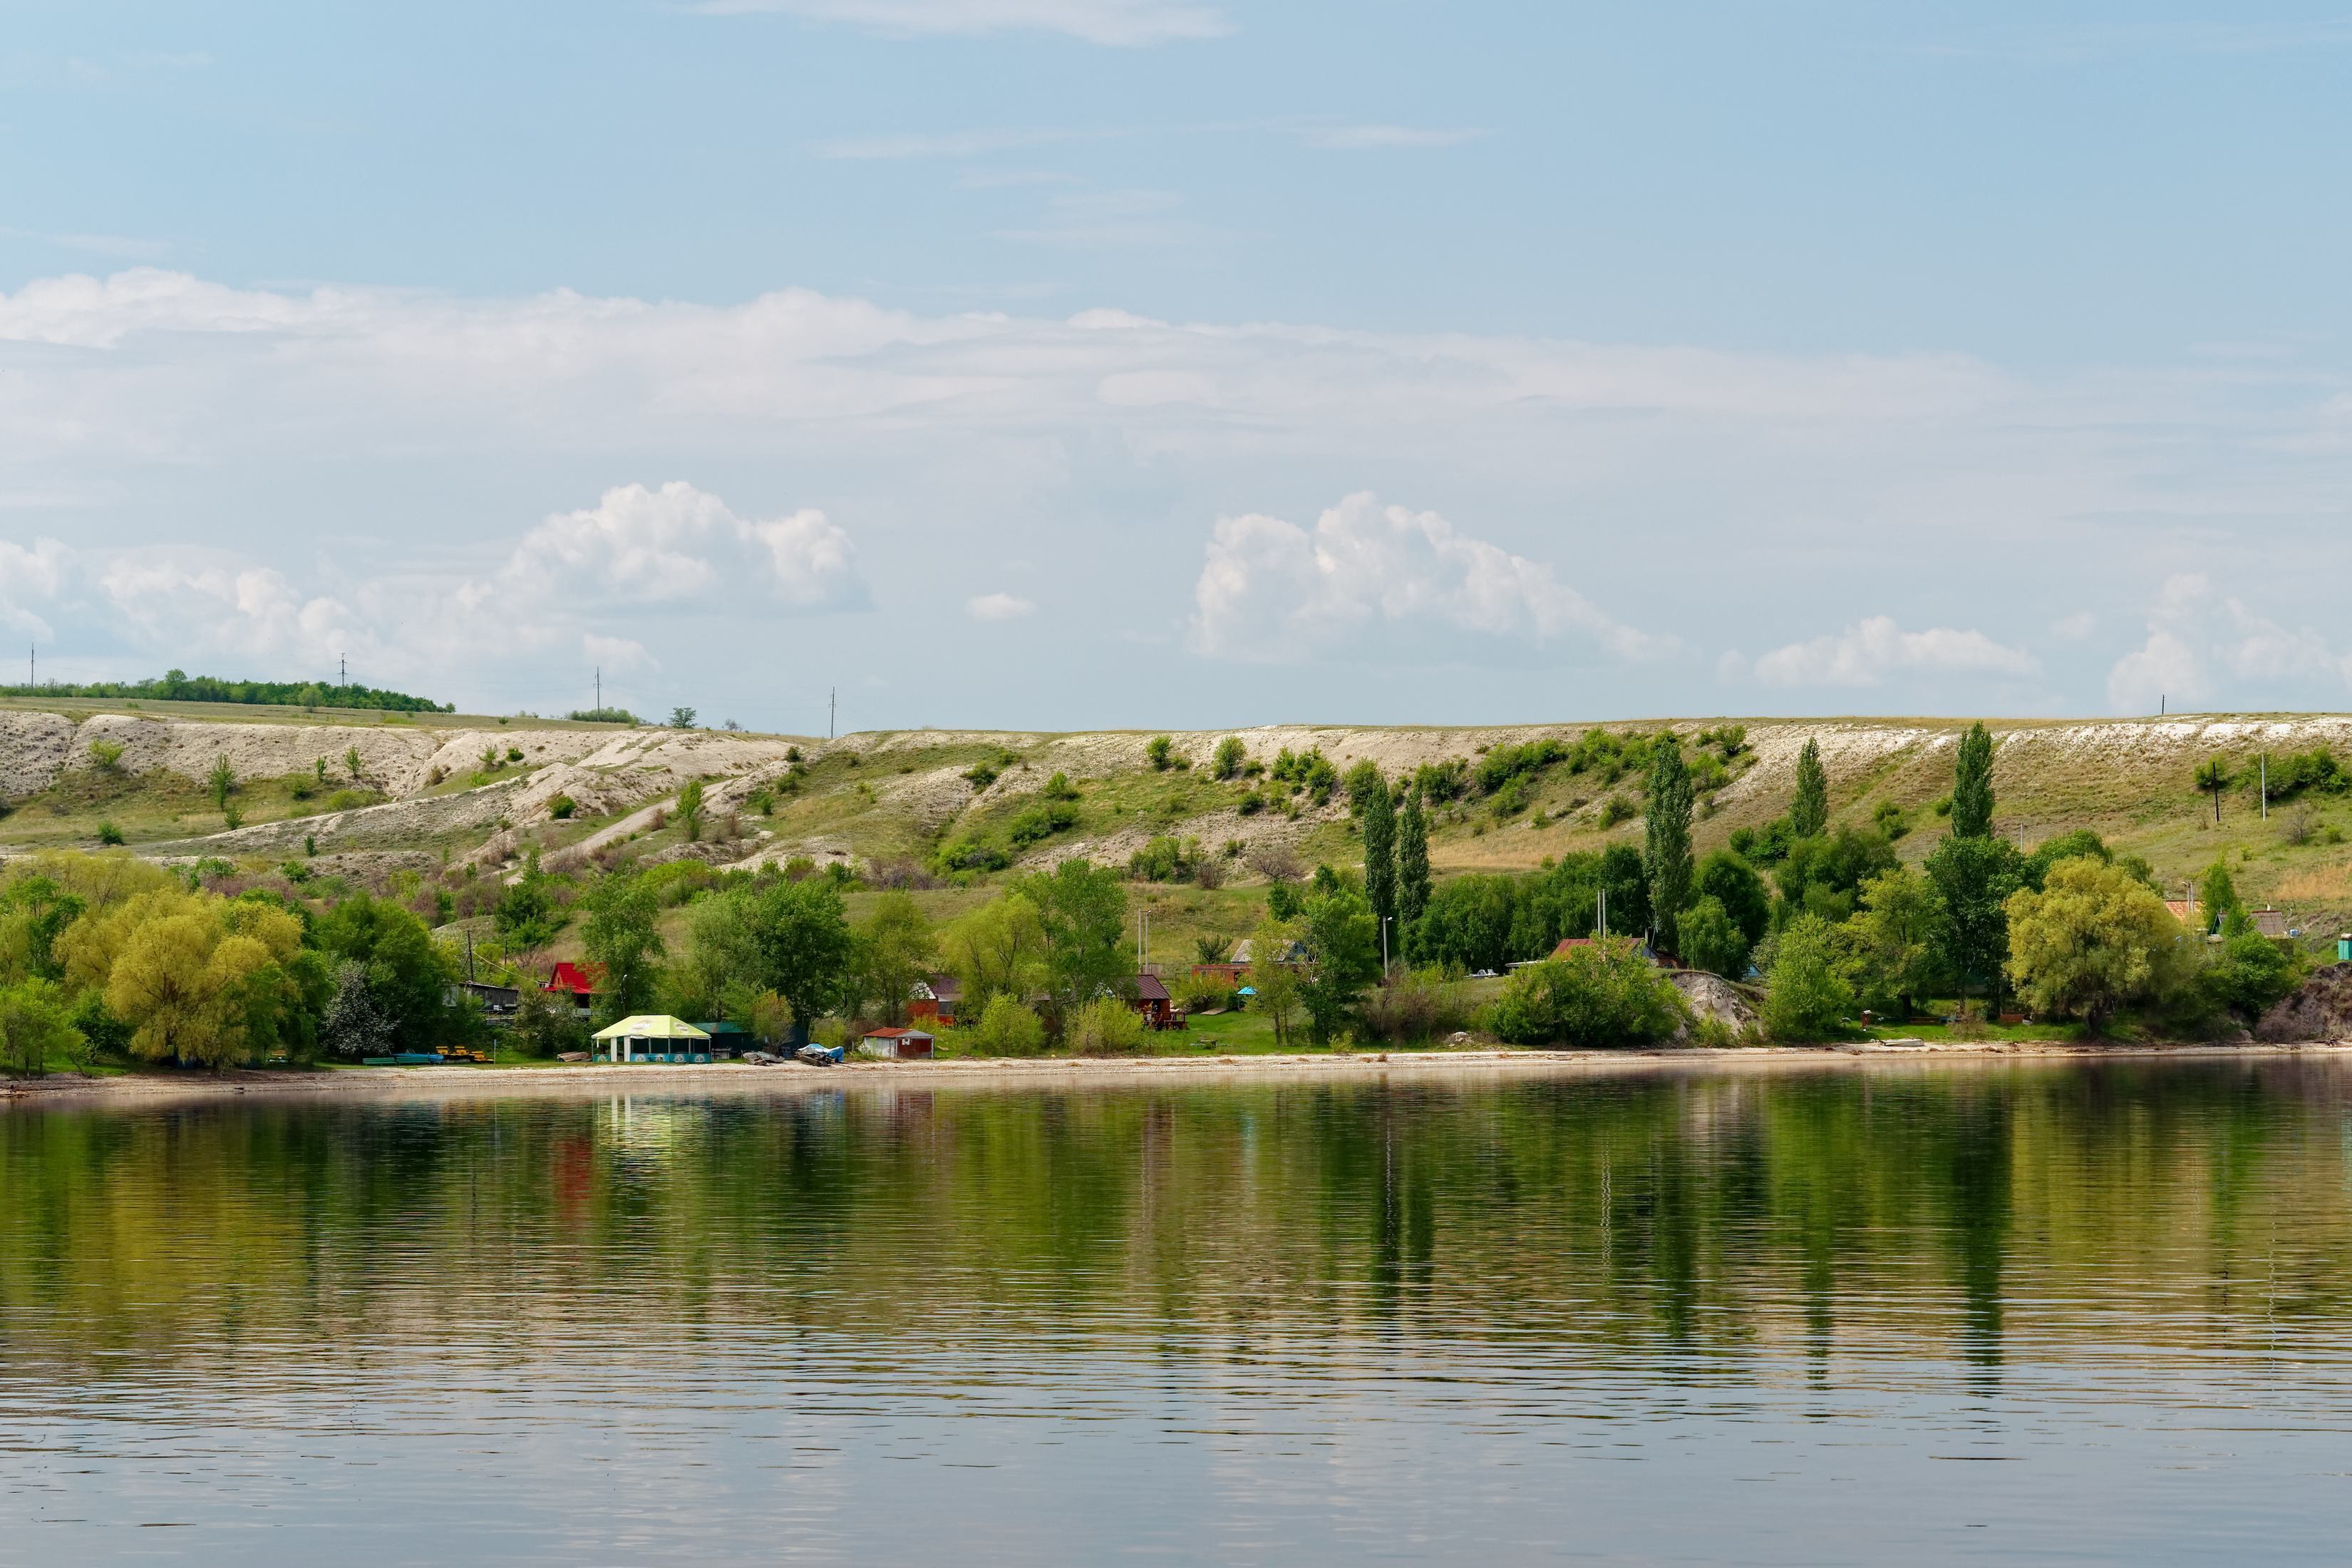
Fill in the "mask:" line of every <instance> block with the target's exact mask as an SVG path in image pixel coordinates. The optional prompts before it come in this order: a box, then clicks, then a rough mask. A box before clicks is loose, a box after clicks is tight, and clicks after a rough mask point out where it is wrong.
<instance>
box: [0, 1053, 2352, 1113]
mask: <svg viewBox="0 0 2352 1568" xmlns="http://www.w3.org/2000/svg"><path fill="white" fill-rule="evenodd" d="M2347 1055H2352V1040H2315V1041H2307V1042H2302V1043H2297V1044H2289V1045H2152V1046H2151V1045H2087V1044H2080V1043H2076V1042H2073V1041H2065V1040H2000V1041H1937V1042H1932V1043H1931V1042H1927V1041H1919V1042H1916V1043H1913V1042H1904V1041H1873V1042H1857V1043H1850V1044H1840V1045H1827V1046H1762V1047H1726V1048H1722V1049H1711V1048H1706V1047H1651V1048H1648V1049H1643V1050H1560V1051H1546V1050H1442V1051H1404V1050H1393V1051H1356V1052H1351V1053H1349V1054H1348V1055H1345V1056H1333V1055H1328V1054H1317V1055H1311V1056H1310V1055H1303V1054H1300V1055H1293V1054H1285V1055H1269V1056H1204V1057H1137V1058H1118V1057H1062V1058H987V1059H966V1060H956V1061H940V1062H889V1061H862V1062H861V1061H850V1062H844V1063H843V1064H841V1065H840V1066H838V1067H830V1068H813V1067H808V1066H805V1065H803V1064H797V1063H794V1064H788V1065H781V1066H775V1067H754V1066H751V1065H750V1064H748V1063H743V1062H712V1063H709V1064H708V1065H702V1066H681V1065H673V1064H669V1063H655V1064H647V1065H645V1066H637V1067H631V1066H618V1065H614V1064H611V1063H581V1064H572V1063H563V1064H550V1065H547V1066H544V1067H538V1066H534V1067H530V1068H504V1069H499V1068H492V1069H488V1070H485V1069H483V1068H478V1067H468V1066H462V1065H450V1066H445V1067H414V1068H339V1069H330V1070H324V1071H318V1072H272V1071H268V1070H257V1069H247V1068H236V1069H231V1070H229V1071H226V1072H222V1073H218V1074H205V1073H200V1072H189V1073H185V1074H168V1075H167V1074H162V1073H154V1074H148V1073H129V1074H124V1075H121V1076H119V1077H111V1078H99V1079H85V1078H78V1077H72V1076H65V1075H60V1076H52V1077H49V1078H45V1079H5V1080H0V1104H5V1105H10V1106H16V1105H24V1104H27V1103H33V1102H41V1103H47V1102H51V1101H67V1102H73V1103H80V1104H89V1103H94V1102H100V1101H109V1100H111V1101H117V1102H131V1103H155V1102H157V1101H161V1100H218V1099H223V1098H230V1097H239V1096H244V1097H250V1096H257V1095H258V1096H262V1097H265V1098H277V1097H281V1096H282V1097H292V1096H311V1095H327V1094H333V1095H342V1094H352V1095H362V1096H366V1097H368V1098H371V1099H373V1098H378V1097H381V1096H384V1095H386V1094H392V1095H414V1094H417V1093H420V1092H423V1093H428V1094H432V1095H435V1096H436V1097H437V1096H462V1097H466V1098H477V1097H478V1098H486V1099H487V1098H497V1097H509V1098H516V1097H523V1096H532V1095H543V1094H560V1093H567V1092H582V1091H585V1092H589V1093H598V1094H609V1093H611V1092H613V1091H614V1089H620V1088H622V1087H623V1086H628V1087H631V1088H634V1087H635V1086H638V1085H643V1086H645V1087H646V1089H657V1090H662V1091H667V1092H672V1093H680V1092H695V1091H714V1092H729V1093H733V1092H740V1091H774V1090H784V1091H806V1090H810V1089H824V1088H827V1087H833V1088H839V1089H848V1088H853V1087H854V1088H863V1089H900V1088H903V1089H937V1088H948V1087H955V1086H959V1085H961V1086H962V1087H966V1088H982V1087H985V1086H990V1085H997V1084H1003V1085H1006V1086H1020V1087H1039V1086H1052V1085H1055V1084H1062V1085H1069V1086H1072V1087H1079V1086H1083V1087H1087V1088H1116V1087H1120V1086H1129V1087H1133V1086H1140V1085H1152V1084H1160V1083H1183V1082H1188V1081H1197V1080H1200V1079H1218V1080H1230V1079H1254V1080H1260V1081H1267V1080H1280V1079H1289V1080H1292V1081H1312V1080H1316V1079H1324V1080H1338V1079H1349V1078H1361V1077H1365V1076H1369V1075H1372V1074H1378V1075H1380V1076H1381V1077H1383V1078H1385V1077H1388V1076H1389V1075H1391V1074H1393V1073H1396V1072H1399V1071H1412V1070H1419V1071H1423V1072H1429V1073H1433V1074H1434V1073H1465V1072H1468V1073H1475V1074H1477V1075H1478V1076H1497V1075H1504V1074H1511V1075H1517V1074H1526V1073H1544V1074H1551V1073H1565V1072H1586V1071H1591V1070H1594V1069H1615V1070H1620V1071H1623V1070H1655V1069H1659V1068H1680V1067H1691V1068H1725V1067H1736V1068H1843V1067H1855V1066H1864V1065H1874V1064H1884V1063H1888V1062H1912V1063H1921V1062H1931V1063H1947V1064H1959V1063H1970V1064H1982V1063H1987V1062H1995V1061H2063V1060H2086V1059H2095V1060H2102V1061H2149V1060H2179V1059H2196V1060H2221V1059H2230V1058H2263V1059H2267V1058H2292V1057H2307V1056H2347Z"/></svg>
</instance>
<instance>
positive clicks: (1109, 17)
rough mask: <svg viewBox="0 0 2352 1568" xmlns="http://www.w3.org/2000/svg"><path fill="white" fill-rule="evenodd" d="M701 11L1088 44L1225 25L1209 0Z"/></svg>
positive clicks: (1215, 30) (1159, 37)
mask: <svg viewBox="0 0 2352 1568" xmlns="http://www.w3.org/2000/svg"><path fill="white" fill-rule="evenodd" d="M691 9H693V10H696V11H699V12H702V13H703V14H705V15H707V16H740V15H742V14H744V13H746V12H758V11H781V12H785V13H788V14H790V15H792V16H806V17H809V18H811V19H813V20H815V21H820V22H847V23H850V24H851V25H853V26H862V27H869V28H871V29H873V30H874V31H876V32H878V33H889V34H896V35H899V36H917V35H921V34H926V33H968V34H969V33H1004V32H1040V33H1068V34H1070V35H1072V36H1074V37H1080V38H1084V39H1086V40H1087V42H1088V43H1095V44H1123V45H1139V44H1164V43H1167V42H1169V41H1171V39H1178V38H1218V37H1223V36H1224V35H1226V34H1227V33H1230V32H1232V31H1233V25H1232V24H1231V23H1229V22H1228V21H1226V20H1225V17H1224V14H1223V12H1221V11H1219V10H1217V9H1216V8H1215V7H1214V6H1210V5H1189V4H1184V3H1182V0H705V3H704V4H702V5H695V6H693V7H691Z"/></svg>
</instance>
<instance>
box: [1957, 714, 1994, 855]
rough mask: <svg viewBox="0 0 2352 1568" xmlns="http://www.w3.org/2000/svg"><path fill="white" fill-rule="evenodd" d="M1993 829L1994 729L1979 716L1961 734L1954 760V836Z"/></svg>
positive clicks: (1972, 835) (1982, 833)
mask: <svg viewBox="0 0 2352 1568" xmlns="http://www.w3.org/2000/svg"><path fill="white" fill-rule="evenodd" d="M1991 831H1992V731H1990V730H1987V729H1986V728H1985V727H1984V721H1983V720H1981V719H1979V720H1978V721H1976V722H1975V723H1973V724H1971V725H1969V732H1968V733H1967V734H1965V735H1963V736H1961V737H1960V749H1959V754H1958V756H1957V757H1955V758H1954V759H1953V762H1952V836H1953V837H1956V838H1982V837H1985V836H1986V835H1987V834H1989V833H1990V832H1991Z"/></svg>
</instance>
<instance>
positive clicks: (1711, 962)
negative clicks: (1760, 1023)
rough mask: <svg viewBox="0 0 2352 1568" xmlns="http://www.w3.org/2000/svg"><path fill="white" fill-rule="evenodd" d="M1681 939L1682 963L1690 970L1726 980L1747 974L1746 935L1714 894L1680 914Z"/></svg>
mask: <svg viewBox="0 0 2352 1568" xmlns="http://www.w3.org/2000/svg"><path fill="white" fill-rule="evenodd" d="M1682 939H1683V951H1682V961H1683V963H1685V964H1687V965H1688V966H1689V967H1691V968H1693V969H1705V970H1709V971H1712V972H1713V973H1717V974H1720V975H1722V976H1723V977H1724V978H1725V979H1726V980H1738V979H1739V978H1741V977H1742V976H1743V975H1745V974H1746V973H1748V933H1747V932H1746V931H1741V930H1740V929H1739V924H1738V921H1734V920H1733V919H1732V918H1731V914H1730V911H1729V910H1726V909H1725V908H1724V907H1723V900H1721V899H1718V898H1717V897H1716V896H1715V895H1714V894H1712V893H1706V894H1702V895H1701V896H1700V898H1699V900H1698V902H1696V904H1693V905H1692V906H1691V907H1690V908H1689V909H1688V910H1685V911H1684V912H1683V919H1682Z"/></svg>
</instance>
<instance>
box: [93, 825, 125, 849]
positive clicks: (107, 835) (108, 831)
mask: <svg viewBox="0 0 2352 1568" xmlns="http://www.w3.org/2000/svg"><path fill="white" fill-rule="evenodd" d="M98 841H99V842H100V844H121V842H122V829H121V828H120V827H117V826H114V824H112V823H111V822H101V823H100V824H99V825H98Z"/></svg>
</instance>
